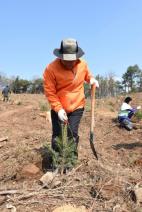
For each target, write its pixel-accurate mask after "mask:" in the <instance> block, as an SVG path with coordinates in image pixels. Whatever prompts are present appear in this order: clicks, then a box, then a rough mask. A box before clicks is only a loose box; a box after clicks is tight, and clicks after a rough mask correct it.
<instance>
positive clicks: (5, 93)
mask: <svg viewBox="0 0 142 212" xmlns="http://www.w3.org/2000/svg"><path fill="white" fill-rule="evenodd" d="M10 93H11V91H10V88H9V86H8V85H7V86H6V87H5V88H4V89H3V90H2V95H3V101H4V102H5V101H8V100H9V94H10Z"/></svg>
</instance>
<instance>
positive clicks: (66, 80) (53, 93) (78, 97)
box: [43, 58, 92, 113]
mask: <svg viewBox="0 0 142 212" xmlns="http://www.w3.org/2000/svg"><path fill="white" fill-rule="evenodd" d="M91 77H92V75H91V73H90V72H89V70H88V67H87V64H86V63H85V61H83V60H80V59H79V60H78V62H77V64H76V65H75V66H74V68H73V70H67V69H65V68H64V66H63V65H62V64H61V62H60V59H58V58H57V59H55V60H54V61H53V62H52V63H50V64H49V65H48V66H47V67H46V69H45V71H44V74H43V78H44V92H45V95H46V97H47V99H48V101H49V103H50V104H51V108H52V109H53V110H54V111H56V112H58V111H59V110H60V109H64V110H65V111H66V112H67V113H69V112H72V111H74V110H76V109H78V108H83V107H84V105H85V96H84V86H83V84H84V81H86V82H88V83H89V82H90V78H91Z"/></svg>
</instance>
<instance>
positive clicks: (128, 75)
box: [0, 65, 142, 98]
mask: <svg viewBox="0 0 142 212" xmlns="http://www.w3.org/2000/svg"><path fill="white" fill-rule="evenodd" d="M95 78H96V79H97V80H98V81H99V85H100V87H99V89H97V90H96V96H97V97H98V98H102V97H107V96H117V95H119V94H123V93H126V92H141V91H142V70H141V69H140V68H139V66H138V65H134V66H129V67H128V68H127V70H126V72H125V73H124V74H123V75H122V80H116V77H115V74H114V73H109V74H108V75H107V76H101V75H99V74H98V75H97V76H96V77H95ZM4 85H9V86H10V88H11V90H12V91H13V92H14V93H43V79H42V78H36V79H34V80H25V79H20V77H18V76H17V77H16V78H14V77H11V78H7V77H5V76H4V75H3V74H1V73H0V87H3V86H4ZM84 88H85V95H86V97H87V96H89V95H90V92H89V91H90V86H89V85H88V84H84Z"/></svg>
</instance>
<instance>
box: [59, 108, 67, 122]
mask: <svg viewBox="0 0 142 212" xmlns="http://www.w3.org/2000/svg"><path fill="white" fill-rule="evenodd" d="M58 117H59V119H60V120H61V121H63V122H66V121H67V120H68V117H67V114H66V112H65V111H64V109H61V110H59V111H58Z"/></svg>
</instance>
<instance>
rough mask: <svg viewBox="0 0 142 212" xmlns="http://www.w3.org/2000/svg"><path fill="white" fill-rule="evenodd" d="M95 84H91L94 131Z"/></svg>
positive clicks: (92, 128)
mask: <svg viewBox="0 0 142 212" xmlns="http://www.w3.org/2000/svg"><path fill="white" fill-rule="evenodd" d="M95 90H96V87H95V84H93V85H91V132H94V124H95V120H94V106H95Z"/></svg>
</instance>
